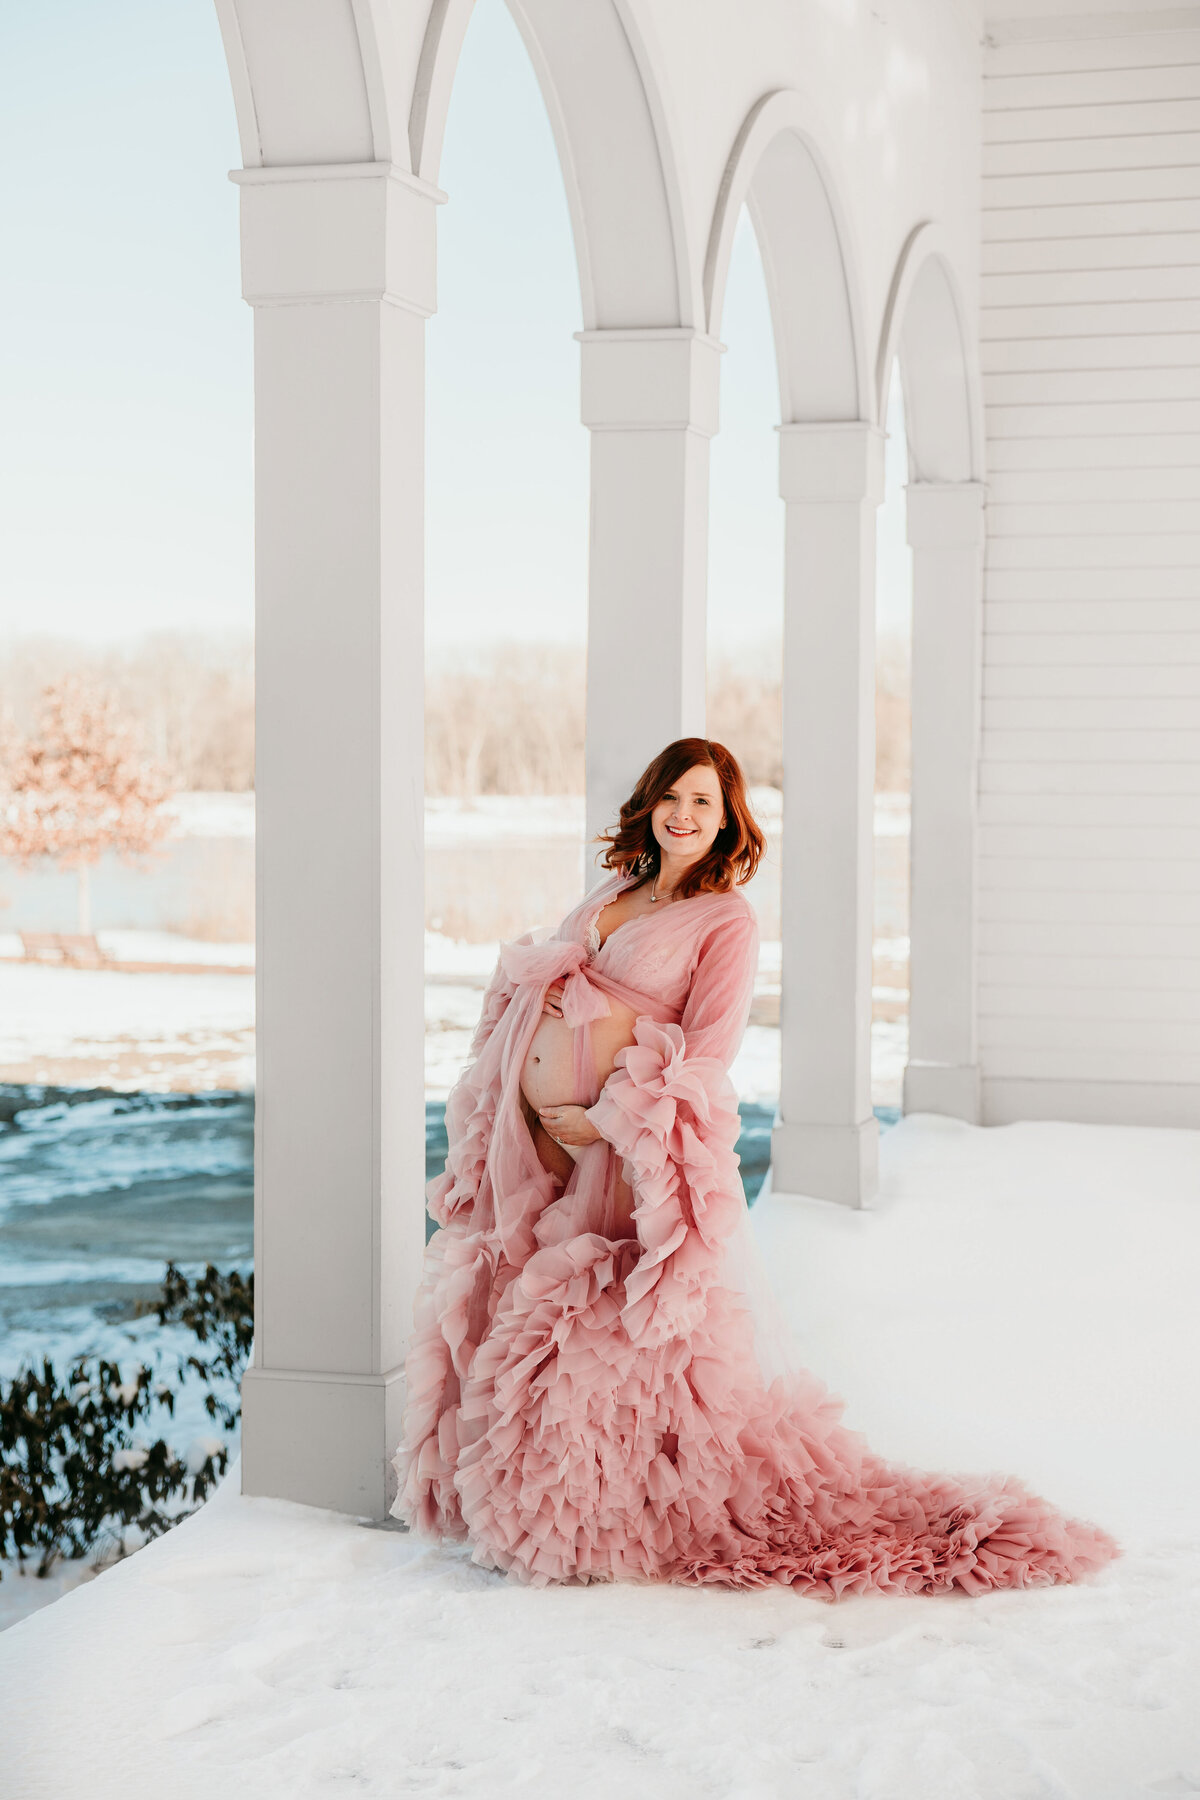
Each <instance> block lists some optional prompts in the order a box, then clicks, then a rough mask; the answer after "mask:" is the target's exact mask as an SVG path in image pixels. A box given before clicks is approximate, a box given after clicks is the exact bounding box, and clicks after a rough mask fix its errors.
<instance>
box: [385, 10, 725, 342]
mask: <svg viewBox="0 0 1200 1800" xmlns="http://www.w3.org/2000/svg"><path fill="white" fill-rule="evenodd" d="M474 4H475V0H438V4H436V5H435V6H434V7H433V8H432V10H431V12H430V15H429V23H428V27H427V30H426V33H425V41H424V44H423V46H422V52H421V66H420V72H419V75H418V80H417V83H416V89H415V93H414V102H413V110H412V116H411V121H410V133H409V135H410V152H411V159H412V166H413V171H414V173H415V174H417V175H419V176H420V177H421V178H422V179H423V180H426V181H429V182H432V183H434V184H436V182H437V176H438V165H439V162H440V159H441V148H442V139H443V136H444V133H445V125H446V114H447V111H448V109H449V104H450V93H451V89H452V86H453V81H454V71H455V67H456V66H457V62H458V56H459V52H460V50H461V47H462V41H463V37H464V35H465V32H466V28H467V24H468V22H469V20H470V16H471V12H472V10H473V8H474ZM506 4H507V6H508V9H509V11H510V13H511V14H512V16H513V19H514V21H515V23H516V25H517V29H518V30H519V31H520V33H521V36H522V38H523V39H524V41H525V46H526V48H527V50H528V52H529V56H530V60H531V61H532V63H533V66H534V71H535V73H536V75H537V78H538V83H539V85H540V87H541V90H542V97H543V99H544V100H545V103H546V109H547V111H548V113H549V115H550V124H551V128H552V130H553V132H554V139H555V143H556V144H557V146H558V154H559V161H560V164H561V166H562V172H563V179H564V181H565V183H566V189H567V202H568V206H569V208H570V212H571V224H572V229H573V232H574V237H575V249H576V256H577V259H578V263H579V279H580V288H581V293H582V301H583V326H584V330H585V331H611V330H628V329H647V328H656V327H658V328H661V327H666V328H671V327H676V328H677V327H680V326H682V327H687V328H692V327H695V326H697V325H698V324H699V318H700V301H699V291H698V287H699V284H698V282H696V281H695V279H694V275H693V259H692V257H691V256H690V254H689V250H688V241H687V226H686V219H687V208H686V206H685V203H684V199H685V197H684V192H683V185H682V179H681V175H680V170H679V166H678V163H677V160H676V156H675V142H676V138H675V134H674V132H673V131H672V128H671V122H670V118H669V113H668V105H667V101H666V97H665V89H664V84H663V83H662V82H661V81H660V80H659V79H658V78H657V75H656V72H655V69H656V63H657V55H656V52H655V49H654V45H653V41H652V38H651V35H650V31H649V26H648V23H647V21H645V20H643V19H642V18H641V17H640V9H639V8H637V7H636V6H635V5H634V4H633V0H574V3H573V5H572V6H571V7H570V8H569V9H567V8H564V7H563V6H562V5H561V3H560V0H506ZM613 119H620V121H621V135H620V137H619V138H616V139H614V136H613V131H612V120H613Z"/></svg>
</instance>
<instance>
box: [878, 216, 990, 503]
mask: <svg viewBox="0 0 1200 1800" xmlns="http://www.w3.org/2000/svg"><path fill="white" fill-rule="evenodd" d="M897 357H898V358H899V362H900V382H901V387H902V389H903V393H904V414H905V420H906V424H907V431H908V457H909V480H910V482H914V483H915V482H958V481H979V480H980V479H981V478H982V471H983V407H982V404H981V397H980V380H979V357H978V352H977V349H976V346H975V342H974V334H973V333H972V331H971V328H970V324H969V315H968V313H967V309H966V306H965V305H964V303H963V297H962V291H961V289H960V287H959V284H958V280H957V278H956V276H955V273H954V266H953V263H952V262H951V259H950V255H949V251H948V247H947V243H946V239H945V234H944V233H943V231H942V229H941V227H940V226H938V225H935V224H932V223H929V222H926V223H924V224H921V225H918V226H917V227H916V228H915V230H913V231H912V232H911V233H910V234H909V237H908V239H907V241H906V242H905V245H904V248H903V250H902V251H901V252H900V257H899V260H898V261H897V264H896V272H895V275H894V276H893V278H892V285H891V288H890V290H889V293H888V302H887V307H886V309H885V311H884V316H883V329H882V331H881V332H880V338H879V353H878V356H877V358H876V363H875V387H876V404H877V406H878V408H879V417H880V419H882V418H883V416H884V412H885V410H886V407H887V388H888V381H889V378H890V371H891V367H892V361H893V359H894V358H897Z"/></svg>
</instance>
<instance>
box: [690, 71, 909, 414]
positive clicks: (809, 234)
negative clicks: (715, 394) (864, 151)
mask: <svg viewBox="0 0 1200 1800" xmlns="http://www.w3.org/2000/svg"><path fill="white" fill-rule="evenodd" d="M818 118H819V115H818V113H817V112H816V109H815V107H814V106H813V104H812V103H811V102H810V101H809V100H808V98H807V97H806V96H804V95H803V94H800V93H798V92H797V91H796V90H794V89H790V88H789V89H780V90H777V91H776V92H774V93H770V94H765V95H764V96H763V98H762V99H761V100H759V101H758V102H757V103H756V105H755V106H754V107H752V108H751V110H750V112H749V114H748V115H747V117H746V120H745V122H744V124H743V125H742V128H741V130H740V131H739V133H738V136H737V139H736V141H735V143H734V145H733V148H732V150H731V151H730V154H729V159H728V161H727V163H726V165H725V172H724V175H723V177H722V181H721V187H720V191H719V193H718V195H717V202H716V206H715V208H714V212H713V221H712V228H711V230H710V233H709V239H708V248H707V252H706V255H705V260H704V302H705V316H706V318H707V320H708V329H709V331H710V333H711V334H712V336H713V337H715V338H719V337H720V335H721V315H722V309H723V306H724V299H725V283H726V280H727V279H728V274H729V259H730V257H731V255H732V254H733V237H734V232H735V230H736V228H737V221H738V215H739V213H740V211H741V208H742V206H743V204H744V205H745V206H746V208H747V210H748V212H749V213H750V217H751V220H752V222H753V224H754V231H755V236H756V237H757V239H758V246H759V252H760V254H761V256H762V263H763V273H764V275H765V277H766V282H767V293H768V296H769V298H770V302H771V318H772V322H773V325H774V331H775V356H776V362H777V365H778V368H779V390H780V392H779V404H780V417H781V420H782V422H783V423H784V424H785V425H789V424H816V423H829V422H833V421H846V420H874V418H875V410H874V396H873V393H872V387H871V381H870V374H869V363H868V359H867V349H866V334H865V331H864V328H863V305H862V295H861V290H860V285H859V278H858V258H857V254H856V252H855V248H854V238H853V233H852V230H851V226H850V219H849V213H848V211H847V209H846V207H845V206H844V204H843V202H842V200H841V196H840V188H839V183H838V180H837V178H836V176H835V174H834V170H833V165H832V162H831V159H830V158H829V157H828V156H827V155H826V153H825V151H824V150H823V148H822V144H821V139H820V136H819V135H818V126H817V124H816V121H817V119H818Z"/></svg>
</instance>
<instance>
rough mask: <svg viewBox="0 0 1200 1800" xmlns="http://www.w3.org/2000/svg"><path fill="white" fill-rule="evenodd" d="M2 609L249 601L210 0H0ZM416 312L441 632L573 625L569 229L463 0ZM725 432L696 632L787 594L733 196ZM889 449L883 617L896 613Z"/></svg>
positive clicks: (896, 479)
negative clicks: (706, 584)
mask: <svg viewBox="0 0 1200 1800" xmlns="http://www.w3.org/2000/svg"><path fill="white" fill-rule="evenodd" d="M0 151H2V154H3V164H4V168H5V171H6V180H5V182H4V183H3V187H2V191H0V234H2V241H3V243H4V246H5V254H4V257H3V261H2V264H0V310H2V313H3V320H4V329H3V331H2V332H0V416H2V418H3V430H2V431H0V621H2V623H3V625H4V627H5V629H6V630H8V631H10V632H11V631H16V632H25V631H53V632H56V633H61V634H62V635H64V636H69V637H76V636H78V637H88V638H93V639H100V638H104V639H112V638H121V637H125V636H128V635H130V634H133V633H137V632H140V631H143V630H146V629H153V628H156V627H171V626H177V627H184V628H189V629H191V628H196V627H205V626H208V627H235V628H237V627H242V628H249V627H250V625H251V624H252V619H253V603H252V573H251V542H252V502H251V437H252V416H251V342H250V339H251V320H250V310H249V308H248V307H247V306H245V304H244V303H243V302H242V300H241V298H240V292H239V277H238V255H237V194H236V190H235V188H234V187H233V185H232V183H230V182H228V181H227V180H226V178H225V176H226V171H227V170H228V169H230V168H233V167H236V166H237V165H238V163H239V162H240V155H239V152H238V146H237V134H236V129H235V123H234V115H233V105H232V101H231V99H230V94H229V85H228V81H227V78H226V74H225V66H224V60H223V56H222V51H221V43H220V36H219V33H218V30H217V24H216V17H215V12H214V9H213V7H212V4H211V0H104V3H103V4H102V5H101V4H98V3H97V0H37V4H35V5H26V6H19V5H15V4H14V5H9V6H5V7H0ZM441 182H442V186H443V187H444V188H445V189H446V190H447V192H448V193H449V195H450V201H449V204H448V205H447V206H445V207H444V208H443V209H442V211H441V216H440V232H439V246H438V253H439V310H438V313H437V315H436V317H435V318H434V319H432V320H431V321H430V325H429V385H428V442H429V464H428V596H429V599H428V613H429V639H430V644H431V647H438V646H441V647H444V646H446V645H448V644H451V643H458V642H462V641H463V640H464V639H468V640H470V641H479V640H480V639H481V638H485V637H490V636H508V637H523V638H532V639H546V638H557V639H560V640H565V641H582V639H583V636H584V631H585V625H586V554H587V448H588V447H587V433H586V431H585V430H584V428H583V427H582V426H581V425H580V423H579V347H578V345H577V344H576V343H575V341H574V338H573V335H572V334H573V333H574V332H575V331H577V330H578V329H579V327H580V324H581V318H580V310H579V287H578V282H577V279H576V275H575V268H574V258H573V251H572V245H571V233H570V224H569V219H568V214H567V206H566V198H565V194H564V191H563V185H562V179H561V176H560V174H559V170H558V166H557V162H556V159H555V154H554V145H553V139H552V137H551V134H550V127H549V123H548V120H547V117H546V113H545V109H544V107H543V105H542V102H541V97H540V94H539V92H538V88H537V84H536V82H535V80H534V76H533V71H532V68H531V66H530V64H529V61H528V58H527V57H526V54H525V51H524V48H523V46H522V44H521V41H520V38H519V37H518V35H517V32H516V29H515V27H514V26H513V24H512V22H511V20H510V18H509V15H508V13H507V12H506V10H505V8H504V6H503V4H502V0H479V4H478V6H477V10H476V14H475V17H474V18H473V20H472V23H471V26H470V29H469V31H468V33H467V38H466V43H465V47H464V51H463V57H462V62H461V65H460V69H459V74H458V78H457V82H456V86H455V91H454V96H453V101H452V105H451V111H450V119H449V127H448V131H447V137H446V148H445V156H444V160H443V165H442V174H441ZM724 338H725V342H726V344H727V345H728V351H727V354H726V356H725V358H724V371H723V379H722V429H721V433H720V435H719V436H718V437H717V438H716V439H715V440H714V443H713V452H712V514H711V539H710V543H711V567H710V629H711V632H712V635H713V639H714V642H715V644H717V645H723V644H726V643H728V644H731V645H732V644H735V643H739V642H744V641H746V640H750V641H751V642H753V641H757V640H760V639H761V640H764V641H766V640H768V639H769V638H770V637H773V636H775V635H777V633H778V630H779V625H780V618H781V602H780V592H781V580H782V573H781V572H782V527H783V520H782V508H781V503H780V502H779V500H778V498H777V497H776V475H775V468H776V460H775V459H776V441H777V440H776V437H775V433H774V431H773V429H772V427H773V425H774V424H775V422H776V421H777V419H778V416H779V414H778V400H777V391H776V386H775V370H774V359H773V351H772V347H771V337H770V325H769V318H768V312H767V301H766V292H765V289H764V286H763V281H762V272H761V268H760V266H759V263H758V256H757V250H756V248H755V244H754V239H753V233H752V231H751V230H750V227H749V224H748V221H747V220H746V219H745V217H743V220H742V225H741V229H740V232H739V236H738V240H737V245H736V250H735V255H734V261H733V267H732V270H731V275H730V282H729V293H728V300H727V304H726V317H725V324H724ZM903 478H904V477H903V448H902V443H901V441H900V439H899V438H898V437H897V438H895V439H894V441H893V442H891V443H889V482H888V485H889V496H890V503H889V504H886V505H885V508H884V512H883V516H882V517H881V524H880V602H881V605H880V617H881V623H882V624H883V625H884V626H885V627H889V626H890V627H892V628H896V627H900V626H902V625H903V624H904V622H905V620H906V616H907V605H908V600H907V582H906V565H907V556H906V553H905V551H904V547H903V507H902V503H900V500H899V493H898V487H899V484H900V483H901V482H902V481H903Z"/></svg>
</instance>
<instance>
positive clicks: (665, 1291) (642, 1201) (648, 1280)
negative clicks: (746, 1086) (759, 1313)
mask: <svg viewBox="0 0 1200 1800" xmlns="http://www.w3.org/2000/svg"><path fill="white" fill-rule="evenodd" d="M634 1038H635V1042H634V1043H633V1044H632V1045H631V1046H630V1047H629V1048H628V1049H626V1050H620V1051H618V1052H617V1056H616V1061H615V1067H614V1070H613V1073H612V1075H610V1077H609V1079H608V1081H607V1082H606V1083H605V1085H604V1088H603V1090H602V1092H601V1095H600V1098H599V1100H598V1101H597V1102H596V1104H595V1105H594V1106H592V1107H590V1108H589V1109H588V1114H587V1116H588V1118H589V1119H590V1120H591V1121H592V1123H593V1125H594V1126H595V1127H596V1129H597V1131H599V1133H600V1135H601V1136H602V1137H604V1138H606V1139H607V1140H608V1142H609V1143H610V1144H611V1145H612V1147H613V1149H614V1150H615V1151H616V1153H617V1155H618V1156H620V1157H621V1158H622V1159H623V1161H624V1163H625V1166H626V1172H627V1175H628V1178H629V1181H630V1185H631V1187H632V1189H633V1194H634V1212H633V1223H634V1228H635V1230H636V1232H637V1239H638V1243H639V1244H640V1246H641V1251H642V1254H641V1256H640V1257H639V1259H638V1262H637V1265H636V1267H635V1268H634V1269H633V1270H632V1271H631V1273H630V1276H629V1279H628V1281H627V1282H626V1288H625V1306H624V1309H623V1312H622V1322H623V1324H624V1326H625V1328H626V1330H627V1331H628V1332H629V1334H630V1336H631V1337H633V1338H634V1339H635V1340H636V1341H637V1342H639V1343H641V1344H645V1345H648V1346H649V1345H657V1344H662V1343H665V1342H667V1341H668V1340H669V1339H670V1338H672V1337H676V1336H679V1335H681V1334H683V1335H686V1334H687V1333H688V1332H689V1331H691V1330H692V1329H693V1328H694V1326H695V1324H696V1322H697V1320H698V1319H699V1318H700V1317H701V1315H702V1313H703V1311H704V1307H705V1304H706V1301H707V1296H708V1294H709V1291H710V1289H711V1287H712V1284H713V1281H714V1280H715V1278H716V1275H717V1272H718V1270H719V1267H720V1262H721V1251H722V1246H723V1245H724V1243H725V1242H726V1240H727V1239H728V1238H729V1236H730V1234H731V1232H732V1231H733V1228H734V1226H735V1224H736V1223H737V1220H738V1216H739V1214H740V1211H741V1208H742V1207H744V1205H745V1204H746V1201H745V1194H744V1193H743V1190H742V1184H741V1178H740V1176H739V1174H738V1156H737V1152H736V1150H735V1148H734V1146H735V1145H736V1143H737V1137H738V1129H739V1122H738V1109H737V1097H736V1095H735V1094H734V1091H733V1085H732V1083H731V1082H730V1079H729V1076H728V1073H727V1072H726V1069H725V1066H724V1064H723V1063H721V1062H719V1061H718V1060H717V1058H716V1057H712V1056H693V1057H689V1056H687V1055H686V1051H685V1044H684V1036H683V1031H682V1030H681V1028H680V1027H679V1026H678V1025H662V1024H659V1023H657V1022H656V1021H655V1020H653V1019H650V1018H642V1019H638V1020H637V1022H636V1024H635V1025H634Z"/></svg>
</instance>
